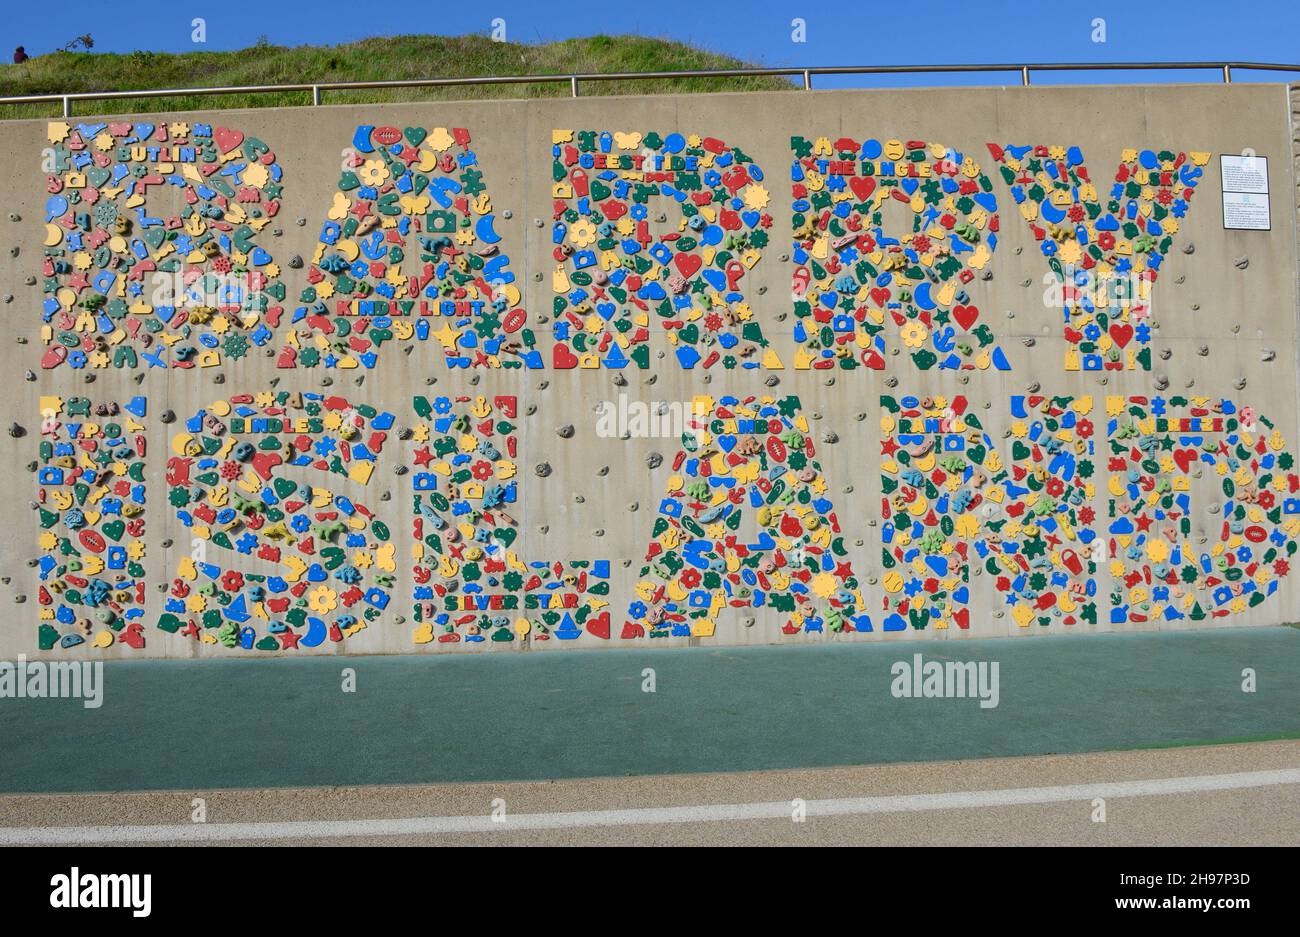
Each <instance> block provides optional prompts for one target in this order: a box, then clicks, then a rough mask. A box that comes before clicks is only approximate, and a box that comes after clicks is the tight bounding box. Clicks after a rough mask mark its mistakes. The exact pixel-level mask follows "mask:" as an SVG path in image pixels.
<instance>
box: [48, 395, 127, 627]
mask: <svg viewBox="0 0 1300 937" xmlns="http://www.w3.org/2000/svg"><path fill="white" fill-rule="evenodd" d="M145 413H146V403H145V399H144V398H143V397H133V398H132V399H131V400H130V401H129V402H128V403H126V404H125V405H119V404H117V403H116V402H112V403H100V404H92V403H91V401H90V400H88V399H87V398H85V397H70V398H67V399H64V398H62V397H42V398H41V419H42V423H41V443H40V461H39V463H38V468H37V470H36V480H37V484H38V486H39V487H38V488H37V490H36V498H37V502H38V504H39V515H40V523H41V535H40V538H39V543H40V547H41V551H42V554H41V557H40V559H39V560H38V568H39V570H40V586H39V589H38V592H37V596H38V601H39V603H40V628H39V630H38V644H39V646H40V649H41V650H43V651H48V650H50V649H51V648H53V647H54V646H55V645H56V644H57V645H58V646H59V647H62V648H68V647H76V646H77V645H79V644H85V643H87V642H89V643H90V645H91V646H92V647H97V648H104V647H108V646H110V645H111V644H113V643H115V642H118V641H120V642H122V643H123V644H126V645H127V646H129V647H132V648H136V649H139V648H142V647H144V629H143V627H142V625H141V623H140V621H139V619H140V618H141V616H143V615H144V597H145V588H144V577H145V569H144V564H143V560H144V553H145V542H144V535H145V529H144V513H145V487H146V482H145V472H144V470H145V462H144V458H145V426H144V422H143V421H144V418H145ZM96 628H98V630H96Z"/></svg>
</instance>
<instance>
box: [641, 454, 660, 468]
mask: <svg viewBox="0 0 1300 937" xmlns="http://www.w3.org/2000/svg"><path fill="white" fill-rule="evenodd" d="M645 464H646V466H647V467H649V468H652V469H657V468H658V467H659V466H661V465H663V464H664V457H663V456H662V455H660V454H659V453H657V452H652V453H650V454H649V455H648V456H646V457H645Z"/></svg>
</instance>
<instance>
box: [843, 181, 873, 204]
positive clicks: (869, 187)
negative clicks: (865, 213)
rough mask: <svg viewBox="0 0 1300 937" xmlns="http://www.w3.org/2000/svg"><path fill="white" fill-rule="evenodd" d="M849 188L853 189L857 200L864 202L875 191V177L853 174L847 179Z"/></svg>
mask: <svg viewBox="0 0 1300 937" xmlns="http://www.w3.org/2000/svg"><path fill="white" fill-rule="evenodd" d="M849 188H850V189H852V190H853V194H854V195H856V196H857V197H858V201H859V202H865V201H866V200H867V199H869V198H870V197H871V193H872V192H874V191H876V179H875V177H874V176H854V177H852V178H851V179H849Z"/></svg>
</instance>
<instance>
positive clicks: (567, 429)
mask: <svg viewBox="0 0 1300 937" xmlns="http://www.w3.org/2000/svg"><path fill="white" fill-rule="evenodd" d="M555 435H556V436H559V437H560V438H561V439H572V438H573V424H572V423H565V424H564V425H563V426H561V427H559V428H558V429H556V431H555Z"/></svg>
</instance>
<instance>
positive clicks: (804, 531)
mask: <svg viewBox="0 0 1300 937" xmlns="http://www.w3.org/2000/svg"><path fill="white" fill-rule="evenodd" d="M700 403H701V402H700V400H699V399H698V398H697V400H696V405H695V407H694V408H693V412H694V413H697V414H699V413H703V414H705V416H694V417H692V421H691V423H692V427H691V429H689V430H688V431H687V432H685V433H683V434H682V446H683V448H682V449H681V450H680V451H679V452H678V453H677V456H676V458H675V459H674V460H673V472H674V475H673V476H672V478H671V479H670V481H669V483H668V491H667V493H666V496H665V497H664V499H663V500H662V501H661V502H660V504H659V516H658V517H657V518H656V519H655V524H654V530H653V532H652V534H651V537H652V539H651V541H650V546H649V549H648V550H647V551H646V564H647V565H645V566H643V567H642V568H641V581H640V582H639V583H638V584H637V587H636V593H637V598H636V600H635V601H634V602H632V604H631V607H630V608H629V609H628V618H629V620H628V621H627V622H626V623H625V624H624V626H623V637H625V638H636V637H643V636H645V635H646V634H647V633H648V634H649V636H650V637H652V638H658V637H668V636H675V637H709V636H711V635H712V634H713V633H714V629H715V627H716V625H717V620H718V614H719V613H720V612H721V611H722V609H723V608H725V607H727V606H732V607H733V608H762V607H771V608H774V609H776V610H777V611H779V612H782V613H784V614H786V615H788V616H789V618H788V619H787V621H786V623H785V625H784V627H783V629H782V630H783V631H784V632H785V633H786V634H799V633H800V632H825V631H831V632H837V633H838V632H855V631H870V630H871V620H870V618H868V616H867V615H866V614H864V613H863V612H862V611H861V610H862V609H864V608H865V604H864V603H863V601H862V593H861V591H860V589H859V584H858V580H857V577H856V576H855V575H854V573H853V567H852V564H851V563H850V562H849V560H848V550H847V549H846V547H845V545H844V541H843V537H842V536H841V534H840V524H839V519H838V518H837V517H836V516H835V506H834V505H833V504H832V503H831V500H830V498H828V497H827V496H826V481H825V479H824V478H823V477H822V473H821V467H820V466H819V465H818V464H817V460H816V458H815V456H816V450H815V448H814V446H813V440H812V436H810V435H809V434H808V419H807V417H805V416H804V415H803V413H802V411H801V409H800V405H799V398H798V397H785V398H782V399H780V400H778V399H776V398H774V397H768V396H765V397H762V398H756V397H746V398H745V399H744V400H740V399H738V398H736V397H722V398H720V399H718V400H717V401H714V400H712V399H706V400H705V401H704V404H703V406H701V405H700ZM746 506H748V508H749V509H750V510H752V511H754V512H755V519H756V521H757V537H756V539H755V540H754V542H752V543H745V542H743V540H744V539H747V538H744V537H743V536H742V534H741V521H742V518H743V517H744V514H745V510H746Z"/></svg>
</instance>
